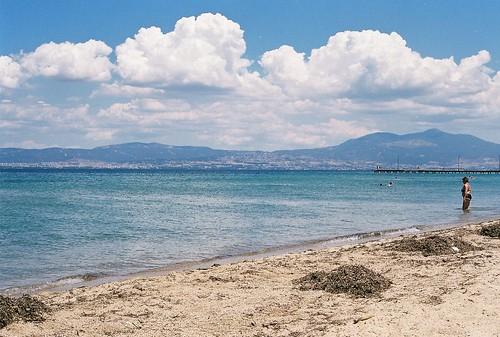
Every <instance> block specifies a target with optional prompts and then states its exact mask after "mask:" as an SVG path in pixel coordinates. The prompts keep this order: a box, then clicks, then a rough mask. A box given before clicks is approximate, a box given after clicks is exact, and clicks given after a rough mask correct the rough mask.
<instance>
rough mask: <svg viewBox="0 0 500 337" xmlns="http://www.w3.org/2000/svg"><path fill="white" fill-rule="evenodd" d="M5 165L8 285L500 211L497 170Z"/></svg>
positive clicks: (2, 192) (1, 197) (3, 237)
mask: <svg viewBox="0 0 500 337" xmlns="http://www.w3.org/2000/svg"><path fill="white" fill-rule="evenodd" d="M462 176H463V174H459V173H457V174H409V173H405V174H401V175H399V176H395V175H391V174H379V173H374V172H370V171H241V170H234V171H231V170H221V171H210V170H202V171H194V170H103V169H94V170H87V169H15V170H14V169H11V170H9V169H4V170H0V292H9V291H19V290H21V291H24V290H26V289H44V287H51V286H53V285H57V284H65V283H68V284H73V283H77V282H81V281H85V280H87V279H91V278H92V279H93V278H99V277H112V276H123V275H130V274H133V273H137V272H143V271H147V270H154V269H156V268H163V267H166V266H169V265H175V264H178V263H184V262H196V261H203V260H206V259H211V258H215V257H230V256H240V255H242V254H249V253H252V252H259V251H264V250H267V251H272V250H273V249H283V248H284V247H285V248H286V247H291V246H297V245H299V246H300V245H302V244H307V243H310V242H322V241H324V242H334V241H335V240H338V239H339V238H341V239H343V240H345V239H346V238H352V239H353V240H355V239H357V238H360V237H363V236H366V235H367V234H368V235H369V234H370V233H377V235H378V234H380V233H381V235H383V234H384V233H404V232H405V231H409V232H412V231H413V232H418V231H419V230H423V229H425V228H434V227H440V226H448V225H454V224H462V223H470V222H475V221H481V220H487V219H492V218H499V217H500V175H477V176H474V177H471V185H472V189H473V199H472V205H471V208H470V211H469V212H463V211H462V210H461V194H460V189H461V187H462V185H461V178H462Z"/></svg>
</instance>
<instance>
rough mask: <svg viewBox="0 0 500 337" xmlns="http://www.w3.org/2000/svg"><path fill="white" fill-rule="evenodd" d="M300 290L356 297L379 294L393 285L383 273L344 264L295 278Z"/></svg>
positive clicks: (360, 266)
mask: <svg viewBox="0 0 500 337" xmlns="http://www.w3.org/2000/svg"><path fill="white" fill-rule="evenodd" d="M294 283H295V284H297V285H299V289H300V290H324V291H327V292H330V293H334V294H337V293H347V294H350V295H352V296H355V297H369V296H373V295H377V294H379V293H380V292H382V291H383V290H386V289H387V288H389V286H390V285H391V283H392V282H391V281H390V280H388V279H387V278H385V277H384V276H383V275H381V274H379V273H377V272H374V271H373V270H370V269H368V268H366V267H365V266H362V265H356V264H354V265H344V266H340V267H339V268H337V269H334V270H333V271H330V272H327V271H314V272H311V273H309V274H307V275H306V276H304V277H301V278H299V279H296V280H294Z"/></svg>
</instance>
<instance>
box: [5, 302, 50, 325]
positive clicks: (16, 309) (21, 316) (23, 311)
mask: <svg viewBox="0 0 500 337" xmlns="http://www.w3.org/2000/svg"><path fill="white" fill-rule="evenodd" d="M48 311H49V307H48V306H47V305H46V304H44V303H43V302H41V301H40V300H38V299H36V298H34V297H31V296H29V295H23V296H22V297H19V298H12V297H8V296H3V295H0V329H2V328H4V327H6V326H7V325H9V324H10V323H12V322H14V321H17V320H22V321H24V322H41V321H43V320H44V319H45V318H44V314H45V313H46V312H48Z"/></svg>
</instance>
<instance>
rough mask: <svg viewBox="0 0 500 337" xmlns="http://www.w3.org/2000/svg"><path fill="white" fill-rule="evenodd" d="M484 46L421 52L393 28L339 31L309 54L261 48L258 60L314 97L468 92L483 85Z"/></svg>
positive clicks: (289, 86) (284, 82)
mask: <svg viewBox="0 0 500 337" xmlns="http://www.w3.org/2000/svg"><path fill="white" fill-rule="evenodd" d="M489 60H490V55H489V53H488V52H487V51H480V52H479V53H478V54H477V55H474V56H471V57H468V58H464V59H463V60H461V61H460V62H459V63H458V64H457V63H455V61H454V60H453V58H447V59H435V58H432V57H422V56H421V55H420V54H419V53H417V52H415V51H413V50H412V49H411V48H409V47H408V46H407V45H406V41H405V40H404V39H403V38H402V37H401V36H400V35H399V34H397V33H390V34H386V33H381V32H379V31H372V30H365V31H345V32H340V33H337V34H335V35H333V36H332V37H330V39H329V40H328V43H327V44H326V45H324V46H322V47H320V48H318V49H313V50H312V51H311V53H310V56H308V57H306V55H305V54H304V53H298V52H296V51H295V49H294V48H293V47H290V46H282V47H280V48H278V49H275V50H271V51H268V52H265V53H264V54H263V56H262V57H261V60H260V62H259V63H260V65H261V66H262V68H263V69H264V71H265V72H266V78H267V80H269V81H270V82H271V83H273V84H275V85H278V86H280V87H281V88H282V89H283V90H284V91H285V92H286V93H287V94H288V95H292V96H301V97H318V96H321V95H333V96H335V97H363V96H364V97H370V96H374V95H378V97H379V98H380V97H382V98H384V96H399V97H401V96H421V95H429V96H431V97H432V96H434V94H435V93H436V92H440V94H439V95H436V96H438V97H440V98H441V99H443V96H446V97H448V96H453V95H459V94H460V95H467V94H474V93H477V92H478V91H481V90H484V89H485V88H487V87H488V86H489V82H490V76H489V74H490V73H491V70H490V69H488V68H487V67H485V64H486V63H488V62H489Z"/></svg>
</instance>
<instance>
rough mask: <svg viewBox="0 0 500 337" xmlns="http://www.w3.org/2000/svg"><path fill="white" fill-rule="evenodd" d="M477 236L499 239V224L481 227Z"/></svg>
mask: <svg viewBox="0 0 500 337" xmlns="http://www.w3.org/2000/svg"><path fill="white" fill-rule="evenodd" d="M479 234H481V235H484V236H489V237H491V238H500V223H496V224H493V225H489V226H484V227H481V230H480V231H479Z"/></svg>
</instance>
